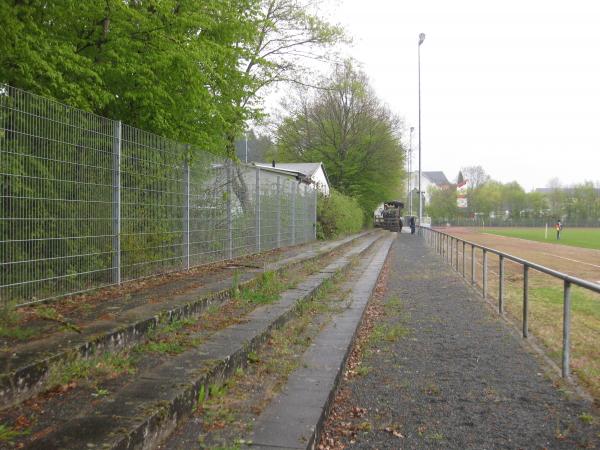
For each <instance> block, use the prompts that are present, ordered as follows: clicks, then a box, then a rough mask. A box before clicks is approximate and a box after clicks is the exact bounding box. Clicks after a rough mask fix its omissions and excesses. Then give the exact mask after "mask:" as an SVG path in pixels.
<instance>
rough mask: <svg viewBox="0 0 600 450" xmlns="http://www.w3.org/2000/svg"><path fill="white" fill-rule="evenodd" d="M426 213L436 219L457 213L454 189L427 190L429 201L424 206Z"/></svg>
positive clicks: (451, 187)
mask: <svg viewBox="0 0 600 450" xmlns="http://www.w3.org/2000/svg"><path fill="white" fill-rule="evenodd" d="M425 211H426V213H427V215H429V216H431V217H434V218H435V219H437V220H443V219H450V218H453V217H456V216H457V215H458V208H457V206H456V189H454V187H453V186H450V187H448V188H446V187H444V188H439V189H438V188H431V189H430V191H429V203H428V204H427V205H426V206H425Z"/></svg>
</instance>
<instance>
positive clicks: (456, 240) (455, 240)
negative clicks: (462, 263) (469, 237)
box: [454, 238, 459, 272]
mask: <svg viewBox="0 0 600 450" xmlns="http://www.w3.org/2000/svg"><path fill="white" fill-rule="evenodd" d="M454 242H456V257H455V259H456V271H457V272H458V270H459V269H458V238H457V239H454Z"/></svg>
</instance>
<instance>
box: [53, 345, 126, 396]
mask: <svg viewBox="0 0 600 450" xmlns="http://www.w3.org/2000/svg"><path fill="white" fill-rule="evenodd" d="M134 372H135V368H134V365H133V361H132V360H131V358H130V357H129V355H127V354H126V353H103V354H100V355H96V356H94V357H92V358H87V359H82V358H76V359H74V360H73V361H68V362H65V363H64V364H58V365H55V366H52V368H51V369H50V374H49V376H48V386H49V387H50V388H52V387H54V386H56V385H62V384H66V383H69V382H71V381H73V380H80V379H83V380H88V381H94V380H97V379H101V378H106V377H112V376H114V375H117V374H121V373H130V374H131V373H134Z"/></svg>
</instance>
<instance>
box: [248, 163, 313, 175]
mask: <svg viewBox="0 0 600 450" xmlns="http://www.w3.org/2000/svg"><path fill="white" fill-rule="evenodd" d="M322 164H323V163H320V162H318V163H275V168H276V169H283V170H289V171H291V172H298V173H301V174H302V175H304V176H306V177H309V178H310V177H311V176H312V175H313V174H314V173H315V172H316V171H317V170H318V169H319V167H321V165H322ZM256 165H257V166H260V167H273V166H272V165H271V164H262V163H256Z"/></svg>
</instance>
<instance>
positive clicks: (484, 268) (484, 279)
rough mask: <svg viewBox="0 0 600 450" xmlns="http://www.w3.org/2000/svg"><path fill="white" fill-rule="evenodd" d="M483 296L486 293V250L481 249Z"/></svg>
mask: <svg viewBox="0 0 600 450" xmlns="http://www.w3.org/2000/svg"><path fill="white" fill-rule="evenodd" d="M482 283H483V298H485V297H486V294H487V251H486V250H485V249H484V250H483V281H482Z"/></svg>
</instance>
